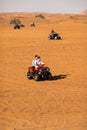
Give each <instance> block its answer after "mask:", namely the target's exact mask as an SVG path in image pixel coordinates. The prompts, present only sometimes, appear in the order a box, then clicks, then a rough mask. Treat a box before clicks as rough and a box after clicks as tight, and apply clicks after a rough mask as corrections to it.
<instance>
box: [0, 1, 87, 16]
mask: <svg viewBox="0 0 87 130" xmlns="http://www.w3.org/2000/svg"><path fill="white" fill-rule="evenodd" d="M86 9H87V0H46V1H43V0H15V1H12V0H0V13H6V12H7V13H8V12H43V13H66V14H71V13H72V14H77V13H81V12H83V11H84V10H86Z"/></svg>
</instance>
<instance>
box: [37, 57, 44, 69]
mask: <svg viewBox="0 0 87 130" xmlns="http://www.w3.org/2000/svg"><path fill="white" fill-rule="evenodd" d="M36 65H37V66H38V68H39V67H43V66H44V65H45V64H44V63H43V62H42V61H41V57H40V56H39V57H38V59H37V61H36Z"/></svg>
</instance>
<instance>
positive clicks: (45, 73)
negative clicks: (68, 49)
mask: <svg viewBox="0 0 87 130" xmlns="http://www.w3.org/2000/svg"><path fill="white" fill-rule="evenodd" d="M27 78H28V79H34V80H35V81H40V80H51V79H52V74H51V73H50V68H48V67H39V68H38V69H35V67H29V68H28V72H27Z"/></svg>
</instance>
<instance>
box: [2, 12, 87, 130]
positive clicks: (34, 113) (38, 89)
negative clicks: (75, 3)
mask: <svg viewBox="0 0 87 130" xmlns="http://www.w3.org/2000/svg"><path fill="white" fill-rule="evenodd" d="M35 15H36V14H34V13H32V14H28V13H14V14H0V130H87V74H86V71H87V65H86V63H87V60H86V59H87V16H84V15H58V14H55V15H54V14H53V15H52V14H44V16H45V19H40V18H36V17H35ZM12 18H20V20H21V21H22V23H23V24H24V25H25V27H24V28H21V29H20V30H14V29H13V25H10V24H9V22H10V19H12ZM32 21H35V23H36V27H35V28H31V27H30V23H31V22H32ZM52 28H53V29H54V30H55V31H56V32H58V33H59V34H60V35H61V36H62V40H59V41H58V40H55V41H50V40H48V38H47V37H48V34H49V33H50V30H51V29H52ZM35 54H38V55H40V56H41V58H42V60H43V61H44V62H45V64H46V65H47V66H49V67H50V69H51V72H52V75H53V76H54V80H52V81H41V82H35V81H34V80H28V79H27V77H26V73H27V68H28V66H31V61H32V59H33V57H34V55H35Z"/></svg>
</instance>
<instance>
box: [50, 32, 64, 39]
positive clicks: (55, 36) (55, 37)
mask: <svg viewBox="0 0 87 130" xmlns="http://www.w3.org/2000/svg"><path fill="white" fill-rule="evenodd" d="M48 39H49V40H58V39H61V36H60V35H59V34H57V33H54V34H49V36H48Z"/></svg>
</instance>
